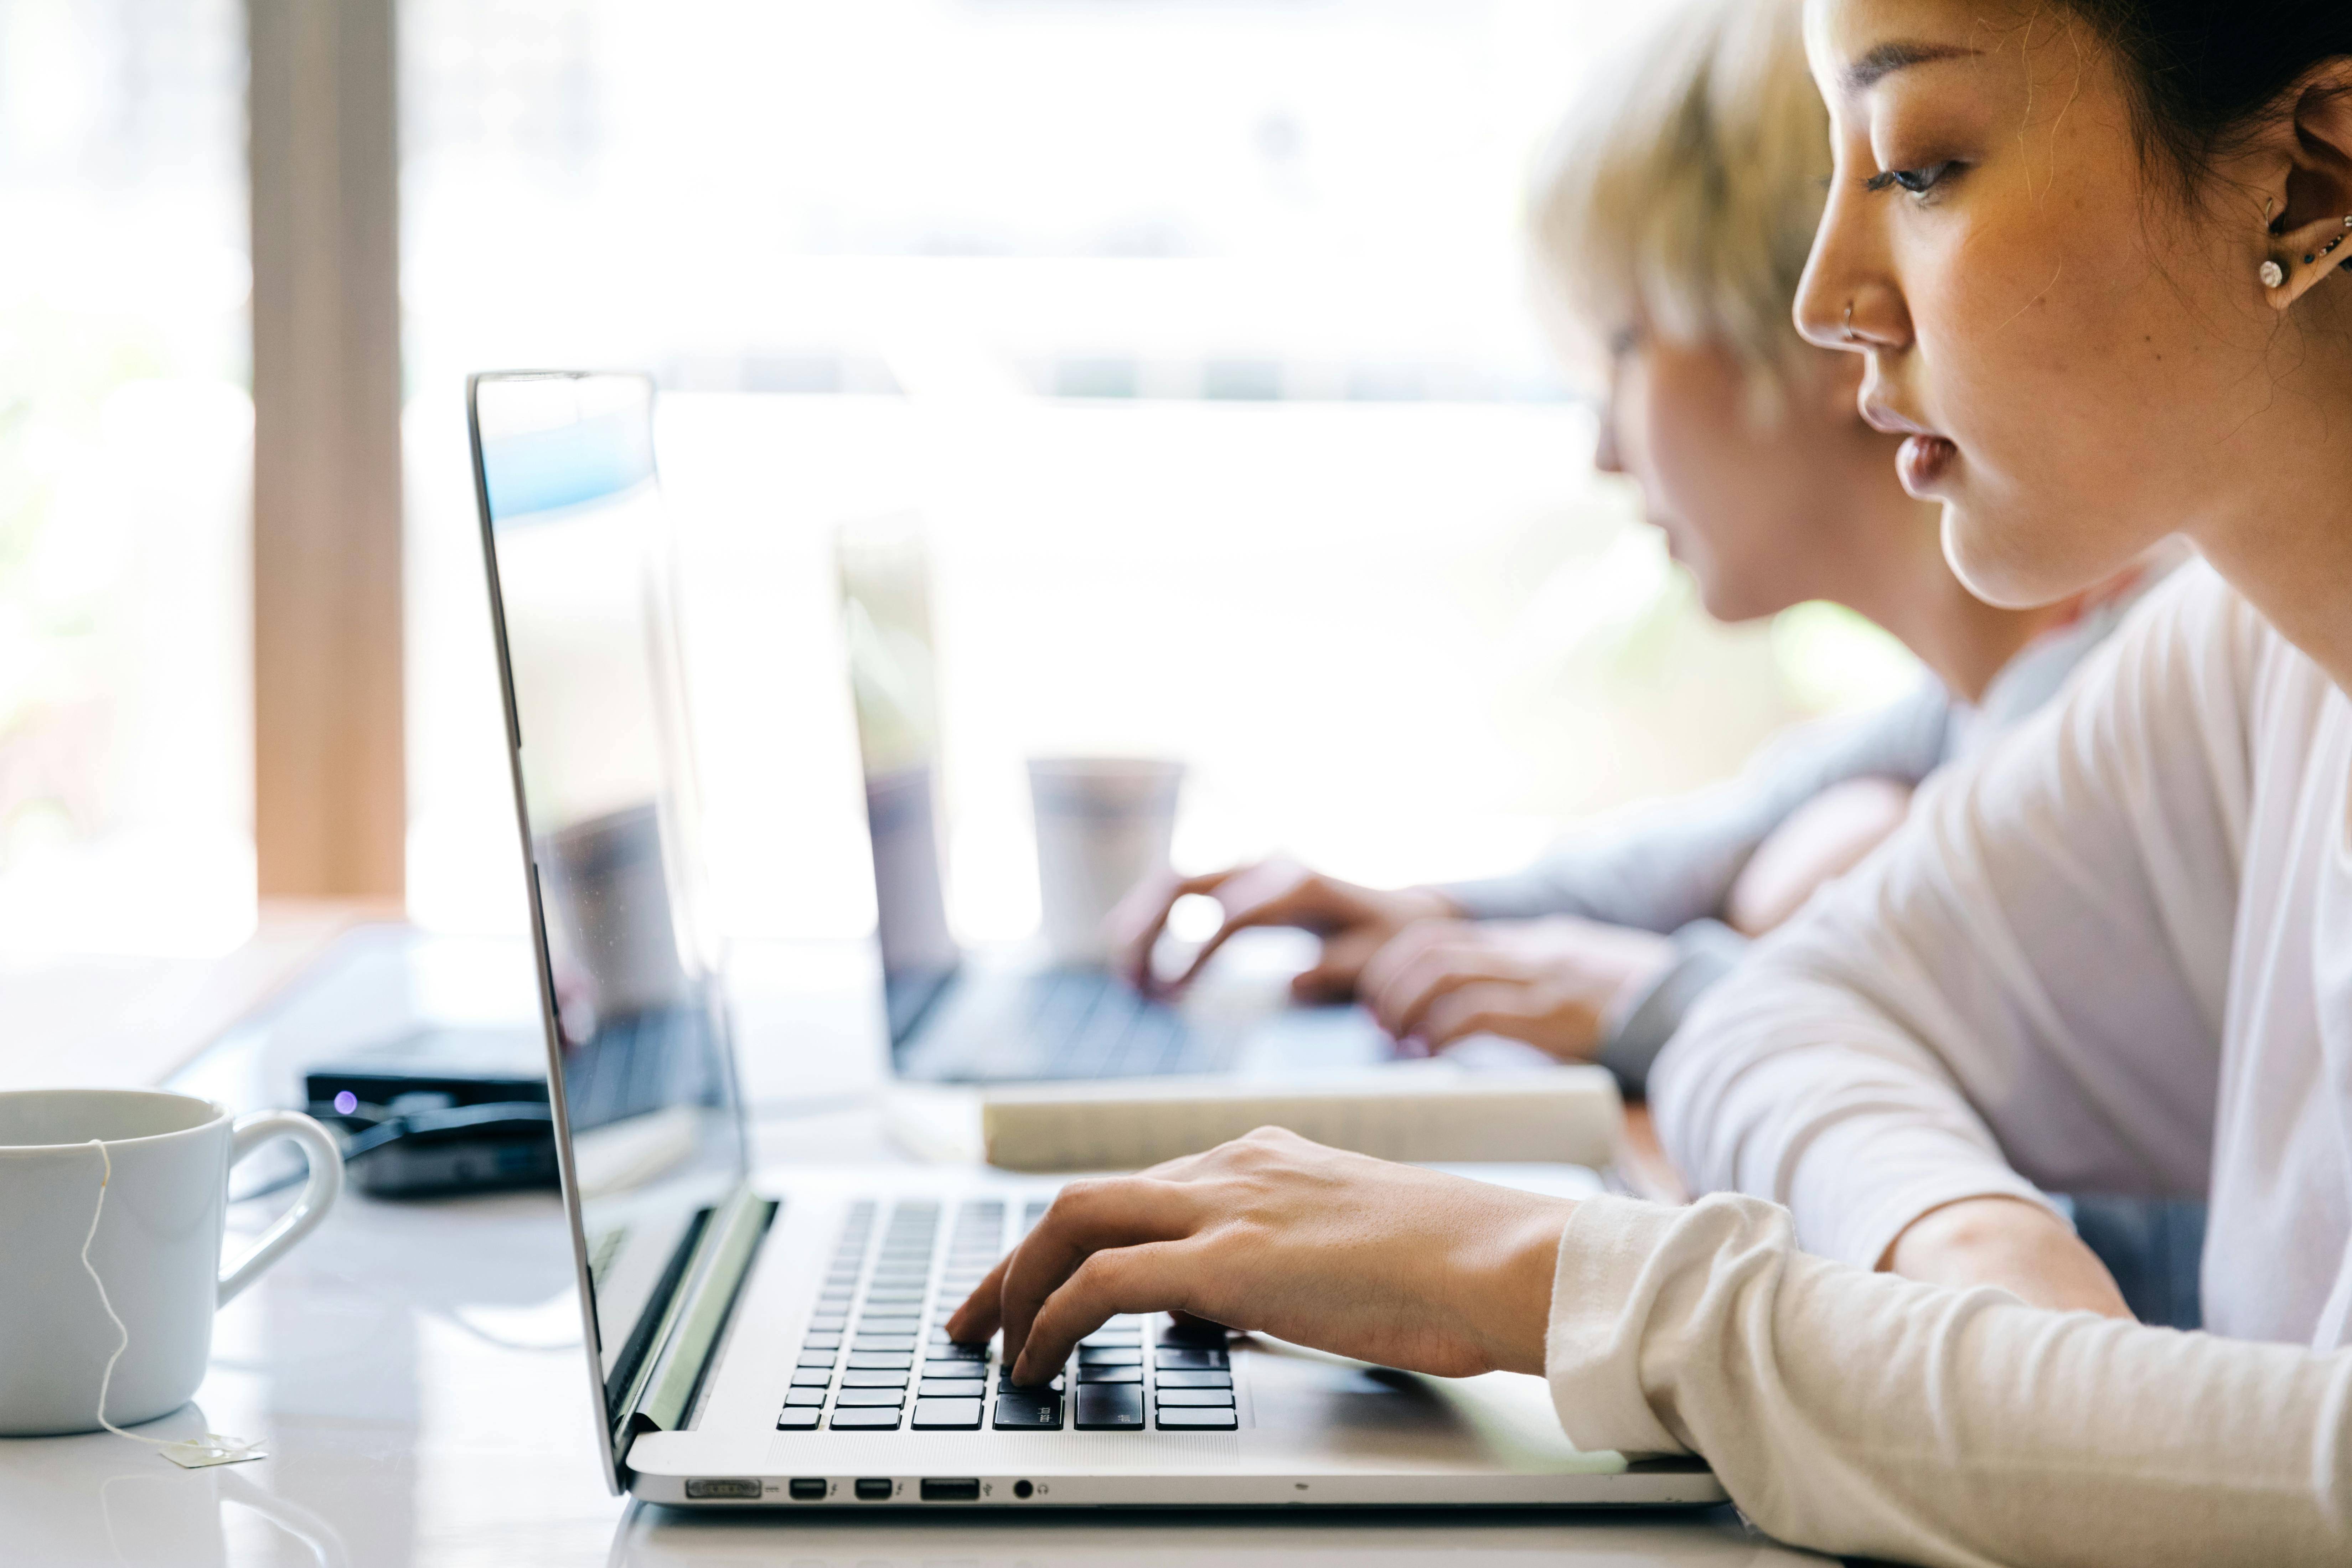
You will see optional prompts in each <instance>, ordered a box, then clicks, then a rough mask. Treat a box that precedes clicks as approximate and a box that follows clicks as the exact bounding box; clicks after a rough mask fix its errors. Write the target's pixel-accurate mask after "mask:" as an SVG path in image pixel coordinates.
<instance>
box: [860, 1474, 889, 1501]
mask: <svg viewBox="0 0 2352 1568" xmlns="http://www.w3.org/2000/svg"><path fill="white" fill-rule="evenodd" d="M857 1500H858V1501H859V1502H888V1501H889V1500H890V1478H889V1477H887V1476H865V1477H861V1478H860V1479H858V1482H857Z"/></svg>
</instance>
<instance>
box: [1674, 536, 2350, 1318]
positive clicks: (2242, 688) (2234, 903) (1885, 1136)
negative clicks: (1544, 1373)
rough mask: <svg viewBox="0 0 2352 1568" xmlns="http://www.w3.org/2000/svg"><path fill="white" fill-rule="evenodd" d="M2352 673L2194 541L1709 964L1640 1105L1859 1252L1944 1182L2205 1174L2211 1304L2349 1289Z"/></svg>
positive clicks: (2287, 1312) (1694, 1171)
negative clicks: (1711, 977) (2130, 609)
mask: <svg viewBox="0 0 2352 1568" xmlns="http://www.w3.org/2000/svg"><path fill="white" fill-rule="evenodd" d="M2347 780H2352V701H2347V699H2346V697H2345V694H2344V693H2343V692H2342V691H2340V690H2338V689H2336V686H2335V685H2334V683H2333V682H2331V681H2330V680H2329V679H2327V677H2326V673H2325V672H2323V671H2322V670H2321V669H2320V668H2318V667H2317V666H2316V665H2315V664H2314V663H2312V661H2311V660H2310V659H2308V658H2305V656H2304V655H2303V654H2302V653H2301V652H2299V651H2298V650H2297V649H2296V648H2295V647H2294V646H2293V645H2292V644H2290V643H2288V642H2287V641H2286V640H2285V639H2284V638H2283V637H2280V636H2279V635H2278V634H2277V633H2276V632H2274V631H2273V630H2272V629H2271V627H2270V626H2269V625H2268V623H2266V622H2265V621H2263V618H2262V617H2261V616H2259V615H2258V614H2256V613H2255V611H2254V610H2253V609H2252V606H2250V605H2247V604H2246V602H2245V601H2244V600H2243V599H2242V598H2240V597H2239V596H2238V595H2237V594H2236V593H2234V592H2233V591H2232V590H2231V588H2230V587H2229V586H2228V584H2225V583H2223V582H2222V581H2221V578H2220V577H2219V576H2217V575H2216V574H2213V573H2212V572H2211V571H2210V569H2209V568H2206V567H2203V566H2201V565H2200V566H2196V567H2192V568H2189V569H2188V570H2186V571H2184V572H2182V573H2180V574H2176V578H2175V580H2174V581H2173V582H2171V583H2168V584H2166V585H2165V586H2164V587H2162V588H2159V589H2158V590H2157V592H2156V593H2155V594H2154V595H2151V596H2150V598H2149V600H2148V602H2147V604H2146V605H2144V606H2143V608H2142V610H2141V612H2140V613H2139V615H2138V616H2136V617H2135V619H2134V620H2133V622H2132V623H2131V624H2129V625H2127V626H2126V627H2125V628H2124V629H2123V630H2122V631H2121V632H2119V633H2118V634H2117V635H2116V637H2115V638H2114V639H2112V640H2111V641H2110V643H2109V644H2108V646H2107V647H2105V648H2104V649H2102V650H2101V651H2100V652H2099V653H2097V654H2095V655H2094V656H2093V657H2092V658H2091V659H2090V660H2089V661H2088V662H2086V664H2085V665H2084V668H2083V669H2082V671H2081V673H2080V675H2079V676H2078V678H2077V679H2076V680H2075V682H2074V685H2073V686H2072V687H2071V688H2070V689H2068V690H2067V691H2066V692H2065V693H2064V694H2063V695H2062V696H2061V697H2060V698H2059V699H2058V700H2056V701H2055V702H2053V703H2052V704H2051V705H2050V706H2049V707H2047V708H2045V709H2044V710H2042V712H2041V713H2039V714H2037V715H2036V716H2035V717H2033V718H2032V719H2030V720H2028V721H2026V722H2025V723H2024V724H2022V725H2021V726H2020V727H2019V728H2018V729H2017V730H2015V731H2011V734H2010V735H2008V736H2007V737H2005V738H2004V739H2003V740H2002V741H2000V742H1998V743H1997V744H1996V745H1995V746H1994V747H1993V748H1992V749H1991V750H1990V752H1989V753H1988V754H1987V755H1985V756H1984V757H1982V758H1981V759H1979V761H1977V762H1976V763H1972V764H1970V765H1969V766H1967V767H1964V768H1958V769H1954V770H1951V771H1949V772H1948V773H1946V774H1945V775H1943V776H1942V777H1941V778H1940V779H1939V780H1938V781H1937V783H1935V784H1930V785H1929V786H1928V788H1927V790H1926V791H1924V792H1923V793H1922V794H1921V795H1920V796H1919V797H1918V800H1917V802H1916V805H1915V806H1914V808H1913V811H1912V815H1911V817H1910V820H1909V821H1908V822H1907V823H1906V825H1905V826H1904V827H1903V828H1902V830H1901V831H1900V832H1898V833H1897V834H1896V836H1895V837H1894V838H1893V839H1891V840H1889V841H1888V843H1887V844H1886V845H1885V847H1883V849H1882V851H1881V852H1880V853H1879V854H1877V855H1875V856H1874V857H1873V858H1871V859H1870V860H1868V861H1866V862H1865V863H1864V865H1863V866H1862V867H1861V868H1857V870H1856V871H1855V872H1854V873H1853V875H1851V876H1849V877H1848V878H1846V879H1844V880H1843V881H1842V882H1840V883H1837V884H1833V885H1832V886H1831V887H1830V888H1828V889H1824V890H1823V892H1822V894H1821V895H1820V896H1819V897H1818V898H1816V899H1815V900H1814V901H1813V902H1812V903H1811V905H1809V906H1808V907H1807V909H1806V910H1804V911H1803V913H1801V915H1800V916H1799V917H1798V918H1797V919H1796V920H1794V921H1791V922H1790V925H1789V927H1788V928H1787V929H1786V930H1785V931H1784V932H1782V933H1780V934H1779V935H1776V936H1775V937H1774V938H1773V939H1772V940H1770V941H1768V942H1764V943H1762V944H1760V945H1759V948H1758V949H1757V950H1756V952H1754V953H1753V955H1752V956H1751V959H1750V961H1749V963H1747V964H1746V965H1744V966H1743V968H1742V970H1741V972H1740V973H1738V974H1737V975H1735V976H1734V977H1733V978H1731V979H1730V980H1728V981H1727V982H1725V983H1724V984H1722V985H1720V986H1718V987H1717V989H1716V991H1715V992H1714V993H1713V994H1711V995H1710V996H1709V998H1708V1000H1707V1001H1706V1003H1705V1004H1703V1005H1701V1007H1700V1008H1698V1009H1697V1010H1696V1012H1694V1014H1693V1015H1692V1017H1691V1019H1690V1021H1689V1023H1688V1025H1687V1026H1685V1029H1684V1030H1683V1032H1682V1034H1681V1035H1680V1036H1679V1037H1677V1038H1676V1039H1675V1042H1674V1043H1673V1044H1672V1045H1670V1046H1669V1047H1667V1048H1666V1050H1665V1051H1664V1053H1663V1054H1662V1055H1661V1057H1660V1058H1659V1060H1658V1064H1657V1068H1656V1069H1655V1076H1654V1079H1653V1089H1652V1093H1653V1097H1654V1098H1653V1100H1652V1105H1653V1110H1654V1115H1655V1116H1656V1117H1657V1121H1658V1127H1659V1131H1660V1134H1661V1136H1662V1138H1663V1139H1664V1143H1665V1145H1666V1148H1667V1150H1668V1152H1670V1153H1671V1154H1672V1155H1673V1157H1674V1159H1675V1162H1676V1163H1677V1164H1678V1165H1679V1166H1680V1168H1681V1169H1682V1171H1683V1172H1684V1173H1685V1175H1686V1176H1687V1177H1689V1178H1690V1179H1691V1180H1692V1181H1693V1182H1694V1184H1696V1186H1697V1187H1698V1188H1699V1189H1700V1190H1734V1191H1738V1192H1744V1193H1750V1194H1756V1195H1759V1196H1762V1197H1768V1198H1771V1199H1774V1200H1776V1201H1778V1202H1780V1203H1783V1204H1786V1205H1789V1207H1790V1210H1791V1211H1792V1212H1793V1213H1794V1214H1795V1216H1796V1223H1797V1235H1798V1239H1799V1241H1800V1244H1801V1245H1802V1246H1803V1247H1805V1248H1806V1249H1807V1250H1808V1251H1811V1252H1816V1253H1820V1254H1822V1255H1823V1256H1825V1257H1829V1258H1839V1259H1843V1260H1844V1261H1846V1262H1851V1263H1858V1264H1862V1265H1864V1266H1865V1267H1867V1266H1869V1265H1872V1264H1874V1263H1875V1262H1876V1261H1877V1259H1878V1258H1880V1257H1881V1256H1882V1255H1883V1254H1884V1253H1885V1250H1886V1247H1887V1246H1888V1244H1889V1243H1891V1242H1892V1241H1893V1240H1894V1239H1895V1236H1896V1235H1897V1234H1898V1233H1899V1232H1900V1231H1901V1230H1902V1229H1903V1227H1904V1226H1906V1225H1908V1224H1909V1223H1910V1222H1911V1221H1912V1220H1913V1219H1915V1218H1916V1217H1918V1215H1921V1214H1923V1213H1925V1212H1926V1211H1927V1210H1928V1209H1930V1208H1933V1207H1935V1206H1936V1205H1938V1204H1941V1203H1946V1202H1949V1201H1950V1200H1952V1199H1955V1198H1959V1197H1966V1196H1969V1195H1972V1194H1987V1193H2007V1194H2017V1195H2020V1196H2024V1197H2029V1198H2032V1197H2037V1196H2038V1195H2039V1194H2038V1191H2037V1188H2038V1187H2039V1188H2048V1189H2051V1190H2055V1191H2065V1192H2074V1193H2102V1192H2104V1193H2120V1194H2149V1195H2163V1196H2183V1197H2195V1196H2204V1197H2208V1198H2209V1199H2210V1204H2211V1205H2212V1206H2211V1214H2210V1221H2209V1224H2208V1230H2207V1240H2206V1247H2205V1258H2204V1266H2203V1270H2202V1276H2201V1289H2202V1295H2203V1300H2204V1309H2205V1321H2206V1324H2207V1326H2208V1327H2209V1328H2210V1329H2212V1330H2214V1331H2217V1332H2220V1333H2223V1334H2228V1335H2231V1336H2233V1337H2236V1338H2241V1339H2259V1340H2282V1341H2289V1342H2299V1343H2303V1344H2307V1345H2312V1346H2315V1347H2316V1348H2320V1349H2333V1348H2335V1347H2336V1346H2338V1345H2343V1344H2346V1343H2347V1342H2352V1340H2347V1317H2352V1267H2347V1261H2352V1260H2347V1239H2352V847H2347V805H2352V801H2347Z"/></svg>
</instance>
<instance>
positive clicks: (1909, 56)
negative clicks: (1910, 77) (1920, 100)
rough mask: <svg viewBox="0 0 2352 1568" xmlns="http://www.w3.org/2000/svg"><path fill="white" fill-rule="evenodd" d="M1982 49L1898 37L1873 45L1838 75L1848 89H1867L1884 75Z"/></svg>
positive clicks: (1970, 53) (1975, 53)
mask: <svg viewBox="0 0 2352 1568" xmlns="http://www.w3.org/2000/svg"><path fill="white" fill-rule="evenodd" d="M1982 53H1984V51H1983V50H1982V49H1969V48H1962V47H1960V46H1958V44H1927V43H1912V42H1906V41H1903V40H1897V41H1895V42H1893V43H1885V44H1880V45H1877V46H1876V47H1873V48H1871V49H1870V50H1868V51H1867V52H1866V53H1864V55H1863V57H1862V58H1860V59H1857V60H1855V61H1854V62H1853V64H1852V65H1850V66H1848V67H1846V68H1845V69H1844V70H1843V71H1841V72H1839V73H1838V79H1839V80H1840V82H1841V83H1842V84H1843V86H1844V88H1845V89H1846V91H1848V92H1867V91H1869V90H1870V89H1872V88H1874V87H1875V86H1877V85H1878V83H1879V82H1880V81H1881V80H1882V79H1885V78H1886V77H1890V76H1892V75H1894V74H1895V72H1896V71H1899V70H1908V69H1909V68H1911V67H1913V66H1924V65H1928V64H1931V63H1933V62H1934V61H1937V60H1950V59H1960V58H1966V57H1967V56H1969V55H1980V54H1982Z"/></svg>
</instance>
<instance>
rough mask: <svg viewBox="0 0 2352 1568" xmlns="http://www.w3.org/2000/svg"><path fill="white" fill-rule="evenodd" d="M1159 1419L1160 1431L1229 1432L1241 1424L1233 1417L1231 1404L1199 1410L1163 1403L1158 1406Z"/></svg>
mask: <svg viewBox="0 0 2352 1568" xmlns="http://www.w3.org/2000/svg"><path fill="white" fill-rule="evenodd" d="M1159 1421H1160V1430H1161V1431H1162V1432H1167V1431H1173V1430H1191V1431H1196V1432H1197V1431H1209V1432H1231V1431H1234V1430H1235V1429H1236V1428H1238V1427H1239V1426H1240V1425H1241V1423H1240V1422H1239V1421H1238V1420H1236V1419H1235V1418H1234V1409H1233V1406H1231V1405H1227V1406H1225V1407H1224V1408H1223V1409H1222V1410H1201V1409H1187V1408H1185V1407H1184V1406H1182V1405H1161V1406H1160V1416H1159Z"/></svg>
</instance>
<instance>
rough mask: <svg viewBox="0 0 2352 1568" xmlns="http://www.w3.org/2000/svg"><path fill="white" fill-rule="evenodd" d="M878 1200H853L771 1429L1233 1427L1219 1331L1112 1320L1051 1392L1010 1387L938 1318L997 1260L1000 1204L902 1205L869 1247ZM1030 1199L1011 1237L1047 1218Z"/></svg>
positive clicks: (1002, 1216)
mask: <svg viewBox="0 0 2352 1568" xmlns="http://www.w3.org/2000/svg"><path fill="white" fill-rule="evenodd" d="M883 1207H884V1205H882V1204H881V1203H879V1202H878V1201H874V1202H862V1203H858V1204H856V1205H852V1207H851V1209H850V1212H849V1216H848V1219H847V1220H846V1222H845V1224H844V1226H843V1227H842V1234H841V1238H840V1240H839V1242H838V1243H837V1245H836V1246H835V1249H834V1253H833V1257H832V1259H831V1261H830V1263H829V1264H828V1266H827V1268H826V1273H825V1279H824V1284H823V1286H822V1287H820V1289H819V1293H818V1297H817V1307H816V1311H815V1313H814V1316H812V1317H811V1319H810V1320H809V1327H808V1331H807V1332H806V1334H805V1335H804V1336H803V1339H802V1341H801V1349H800V1354H799V1357H798V1364H797V1365H796V1366H795V1367H794V1369H793V1380H792V1386H791V1388H790V1389H789V1390H788V1392H787V1393H786V1394H785V1396H784V1404H783V1407H782V1410H780V1411H779V1412H778V1413H777V1416H776V1428H777V1430H778V1431H783V1432H795V1431H809V1430H812V1429H814V1428H816V1427H818V1426H824V1427H828V1428H831V1429H834V1430H856V1431H866V1432H872V1431H899V1430H906V1431H916V1432H977V1431H979V1430H981V1429H982V1427H983V1426H989V1427H992V1428H993V1429H994V1430H996V1431H999V1432H1052V1431H1063V1430H1076V1431H1080V1432H1122V1431H1124V1432H1138V1431H1141V1430H1143V1429H1144V1427H1145V1425H1146V1420H1145V1418H1146V1415H1147V1413H1148V1414H1149V1415H1150V1423H1151V1425H1153V1426H1158V1427H1159V1428H1160V1430H1162V1431H1212V1432H1218V1431H1223V1432H1230V1431H1233V1430H1234V1428H1235V1426H1236V1425H1237V1417H1236V1412H1235V1408H1234V1378H1233V1367H1232V1363H1231V1360H1230V1353H1231V1352H1229V1351H1228V1350H1227V1349H1226V1344H1225V1342H1226V1335H1225V1333H1224V1331H1223V1330H1222V1329H1213V1328H1200V1327H1195V1326H1193V1325H1183V1324H1177V1323H1174V1322H1171V1321H1169V1320H1167V1319H1164V1318H1163V1319H1158V1320H1155V1321H1156V1322H1157V1324H1158V1331H1157V1332H1154V1331H1152V1330H1151V1327H1150V1325H1148V1324H1147V1323H1146V1322H1145V1321H1143V1320H1140V1319H1137V1318H1131V1317H1130V1318H1114V1319H1113V1320H1111V1321H1109V1322H1108V1323H1105V1324H1104V1325H1103V1326H1102V1327H1101V1328H1100V1329H1098V1330H1097V1331H1095V1332H1093V1333H1091V1334H1088V1335H1087V1337H1086V1338H1085V1339H1084V1340H1082V1341H1080V1342H1079V1343H1078V1348H1077V1352H1076V1354H1075V1355H1074V1356H1073V1357H1072V1358H1071V1360H1070V1362H1069V1363H1068V1364H1067V1365H1066V1366H1065V1367H1064V1368H1063V1369H1062V1372H1061V1374H1060V1375H1058V1376H1056V1377H1055V1378H1054V1379H1053V1381H1052V1382H1051V1383H1049V1384H1041V1385H1037V1386H1034V1387H1016V1386H1014V1385H1013V1384H1012V1383H1010V1382H1009V1381H1008V1380H1007V1373H1006V1372H1005V1370H1004V1369H1003V1367H1002V1366H1001V1365H999V1364H998V1363H999V1358H998V1357H997V1355H996V1353H995V1352H994V1351H993V1350H992V1348H991V1347H990V1346H988V1345H984V1344H958V1343H956V1342H953V1341H951V1340H950V1339H949V1338H948V1333H947V1326H946V1325H947V1321H948V1319H949V1318H950V1316H952V1315H953V1314H954V1312H955V1310H956V1309H957V1308H958V1307H960V1306H961V1305H962V1304H963V1301H964V1299H965V1298H966V1297H968V1296H970V1295H971V1292H972V1290H973V1289H974V1288H975V1287H977V1286H978V1285H979V1284H980V1282H981V1280H982V1279H983V1278H985V1277H986V1275H987V1273H988V1271H989V1269H991V1268H993V1267H994V1266H995V1264H996V1260H997V1259H998V1258H1000V1257H1002V1256H1003V1251H1004V1248H1005V1246H1006V1245H1007V1238H1006V1237H1005V1234H1004V1231H1005V1220H1006V1215H1007V1210H1006V1205H1004V1204H1003V1203H1002V1202H999V1201H996V1200H992V1199H983V1200H975V1201H972V1202H969V1203H965V1204H962V1205H960V1206H958V1207H957V1209H956V1211H955V1217H954V1221H953V1223H952V1225H950V1226H949V1227H948V1230H947V1238H946V1245H945V1247H941V1246H940V1219H941V1215H942V1213H943V1205H940V1203H938V1202H935V1201H930V1200H925V1199H900V1200H898V1202H897V1203H896V1204H894V1205H889V1211H888V1219H887V1223H884V1224H882V1225H881V1227H880V1232H881V1234H880V1241H879V1244H878V1246H877V1243H876V1237H875V1231H876V1226H877V1218H878V1216H879V1215H880V1213H881V1211H882V1209H883ZM1044 1214H1045V1205H1044V1204H1042V1203H1032V1204H1029V1205H1026V1206H1025V1208H1024V1212H1023V1214H1022V1215H1021V1234H1024V1235H1025V1234H1027V1232H1028V1230H1029V1228H1030V1227H1031V1226H1034V1225H1035V1224H1036V1223H1037V1221H1038V1220H1039V1219H1040V1218H1041V1217H1043V1215H1044Z"/></svg>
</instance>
